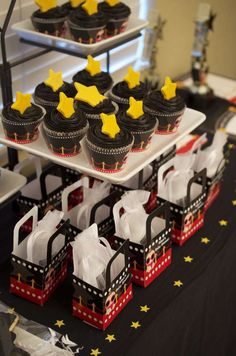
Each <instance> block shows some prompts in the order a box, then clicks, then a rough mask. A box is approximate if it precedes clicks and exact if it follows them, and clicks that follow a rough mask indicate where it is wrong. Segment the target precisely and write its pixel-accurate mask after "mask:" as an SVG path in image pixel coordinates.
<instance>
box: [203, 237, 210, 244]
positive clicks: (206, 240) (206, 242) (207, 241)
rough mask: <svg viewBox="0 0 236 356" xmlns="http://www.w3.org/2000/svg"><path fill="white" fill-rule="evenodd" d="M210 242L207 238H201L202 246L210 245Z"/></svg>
mask: <svg viewBox="0 0 236 356" xmlns="http://www.w3.org/2000/svg"><path fill="white" fill-rule="evenodd" d="M209 242H210V240H209V239H208V238H207V237H202V238H201V243H202V244H205V245H207V244H209Z"/></svg>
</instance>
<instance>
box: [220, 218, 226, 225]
mask: <svg viewBox="0 0 236 356" xmlns="http://www.w3.org/2000/svg"><path fill="white" fill-rule="evenodd" d="M219 224H220V226H227V225H228V221H227V220H223V219H222V220H220V221H219Z"/></svg>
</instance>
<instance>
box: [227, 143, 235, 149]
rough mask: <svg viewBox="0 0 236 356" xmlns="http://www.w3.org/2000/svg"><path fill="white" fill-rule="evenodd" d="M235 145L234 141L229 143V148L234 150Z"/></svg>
mask: <svg viewBox="0 0 236 356" xmlns="http://www.w3.org/2000/svg"><path fill="white" fill-rule="evenodd" d="M235 147H236V145H234V144H233V143H229V144H228V149H229V150H234V149H235Z"/></svg>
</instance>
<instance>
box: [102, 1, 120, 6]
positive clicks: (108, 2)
mask: <svg viewBox="0 0 236 356" xmlns="http://www.w3.org/2000/svg"><path fill="white" fill-rule="evenodd" d="M105 2H106V3H107V4H108V5H109V6H116V5H117V4H119V3H120V0H105Z"/></svg>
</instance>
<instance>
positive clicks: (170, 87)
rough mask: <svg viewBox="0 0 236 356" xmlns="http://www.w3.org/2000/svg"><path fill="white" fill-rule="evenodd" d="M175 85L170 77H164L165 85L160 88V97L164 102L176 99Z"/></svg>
mask: <svg viewBox="0 0 236 356" xmlns="http://www.w3.org/2000/svg"><path fill="white" fill-rule="evenodd" d="M176 87H177V84H176V83H173V82H172V80H171V79H170V77H166V79H165V84H164V85H163V87H162V88H161V92H162V95H163V96H164V98H165V99H166V100H170V99H172V98H175V97H176Z"/></svg>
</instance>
